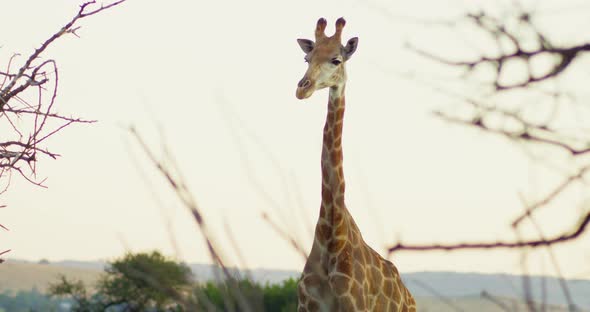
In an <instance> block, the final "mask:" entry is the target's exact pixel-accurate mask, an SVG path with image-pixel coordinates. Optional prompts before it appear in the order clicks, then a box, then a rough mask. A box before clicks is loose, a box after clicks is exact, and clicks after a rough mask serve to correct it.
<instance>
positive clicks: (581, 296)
mask: <svg viewBox="0 0 590 312" xmlns="http://www.w3.org/2000/svg"><path fill="white" fill-rule="evenodd" d="M105 266H106V263H105V262H100V261H70V260H67V261H59V262H53V263H49V264H37V263H32V262H27V261H19V260H8V261H7V262H5V263H3V264H0V292H2V291H4V290H30V289H31V288H32V287H37V288H38V289H39V290H45V289H46V287H47V284H48V283H49V282H53V281H55V279H56V277H57V276H58V275H59V274H64V275H66V276H68V277H71V278H76V279H82V280H83V281H84V282H86V283H87V284H92V283H94V282H95V281H96V280H97V279H98V278H99V275H100V273H101V272H102V271H103V269H104V267H105ZM188 266H189V267H190V268H191V270H192V271H193V273H194V275H195V279H196V280H197V281H208V280H215V279H216V274H215V270H214V267H213V266H211V265H207V264H194V263H193V264H188ZM230 271H231V272H232V273H233V274H235V275H236V276H237V275H239V276H241V277H249V278H251V279H252V280H254V281H256V282H259V283H267V282H268V283H271V284H272V283H279V282H281V281H283V280H285V279H288V278H291V277H293V278H298V277H299V273H298V272H296V271H288V270H267V269H252V270H247V271H239V270H237V269H230ZM403 278H404V280H405V282H406V284H407V286H408V288H409V289H410V290H411V291H412V293H413V294H414V296H415V297H417V298H418V301H419V304H420V307H421V308H420V311H424V312H427V311H437V312H445V311H457V309H456V308H452V305H453V304H454V305H456V306H458V307H459V308H460V310H464V311H478V312H485V311H499V310H498V306H497V305H495V304H494V303H492V302H491V301H489V300H485V299H482V298H481V293H482V291H486V292H487V293H489V294H491V295H492V296H494V298H500V300H501V301H502V302H503V303H505V304H506V305H509V306H510V305H512V304H520V303H515V302H513V300H512V299H508V298H517V299H522V298H524V295H523V287H522V285H523V284H522V283H523V279H522V277H521V276H516V275H507V274H480V273H457V272H418V273H408V274H404V276H403ZM529 282H530V285H531V287H530V290H531V294H532V298H533V299H534V300H535V301H537V302H542V301H543V299H542V298H543V297H545V302H546V303H547V304H550V305H554V306H561V307H564V306H566V305H567V300H566V299H565V296H564V295H563V291H562V289H561V287H560V284H559V281H558V280H557V279H556V278H553V277H540V276H533V277H530V278H529ZM543 285H544V286H543ZM567 287H568V289H569V292H570V294H571V297H572V298H573V301H574V302H575V303H576V305H577V306H578V307H579V308H582V309H584V310H583V311H590V281H589V280H568V281H567ZM543 288H544V289H545V292H546V295H545V296H543ZM437 296H441V297H444V298H445V300H448V301H449V302H450V304H449V302H448V303H444V302H443V300H441V299H440V298H437ZM519 307H521V308H522V307H523V306H519ZM520 310H521V309H520V308H519V309H518V311H520ZM546 310H547V311H566V310H565V309H563V308H556V307H553V308H547V309H546Z"/></svg>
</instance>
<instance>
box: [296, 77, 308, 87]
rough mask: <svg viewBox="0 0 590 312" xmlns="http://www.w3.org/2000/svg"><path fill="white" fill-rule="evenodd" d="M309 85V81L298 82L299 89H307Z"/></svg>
mask: <svg viewBox="0 0 590 312" xmlns="http://www.w3.org/2000/svg"><path fill="white" fill-rule="evenodd" d="M310 85H311V81H310V80H309V79H301V81H299V84H298V87H299V88H307V87H309V86H310Z"/></svg>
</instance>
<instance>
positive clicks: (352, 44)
mask: <svg viewBox="0 0 590 312" xmlns="http://www.w3.org/2000/svg"><path fill="white" fill-rule="evenodd" d="M358 43H359V38H357V37H354V38H350V40H348V42H347V43H346V46H345V47H344V48H342V56H344V59H345V60H348V59H349V58H350V57H351V56H352V55H353V54H354V51H356V47H357V45H358Z"/></svg>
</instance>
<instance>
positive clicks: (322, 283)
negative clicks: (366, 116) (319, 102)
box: [296, 17, 416, 312]
mask: <svg viewBox="0 0 590 312" xmlns="http://www.w3.org/2000/svg"><path fill="white" fill-rule="evenodd" d="M326 24H327V23H326V20H325V19H324V18H320V19H319V20H318V22H317V25H316V29H315V42H314V41H311V40H308V39H298V40H297V42H298V43H299V46H300V47H301V49H302V50H303V52H305V61H306V62H307V63H308V68H307V72H306V73H305V75H304V76H303V78H302V79H301V80H300V81H299V83H298V84H297V92H296V96H297V98H298V99H300V100H301V99H306V98H309V97H310V96H311V95H312V94H313V93H314V91H316V90H319V89H323V88H328V87H329V88H330V91H329V101H328V116H327V118H326V124H325V126H324V133H323V146H322V158H321V167H322V203H321V206H320V215H319V219H318V222H317V225H316V228H315V237H314V241H313V246H312V249H311V253H310V254H309V257H308V260H307V262H306V263H305V267H304V269H303V273H302V275H301V279H300V280H299V282H298V287H297V291H298V310H297V311H298V312H312V311H322V312H332V311H375V312H377V311H404V312H415V311H416V302H415V301H414V298H413V297H412V295H411V294H410V292H409V291H408V289H407V288H406V287H405V285H404V284H403V283H402V280H401V278H400V274H399V272H398V270H397V268H396V267H395V266H394V265H393V263H391V262H390V261H388V260H386V259H384V258H382V257H381V256H380V255H379V254H378V253H377V252H376V251H375V250H373V249H372V248H371V247H370V246H369V245H367V244H366V243H365V241H364V240H363V237H362V235H361V232H360V230H359V228H358V227H357V225H356V223H355V222H354V219H353V218H352V215H351V214H350V212H349V211H348V210H347V209H346V206H345V204H344V189H345V186H344V173H343V169H342V122H343V117H344V89H345V84H346V71H345V68H344V64H345V63H346V61H348V59H349V58H350V57H351V56H352V54H353V53H354V52H355V50H356V47H357V44H358V38H356V37H355V38H352V39H350V40H348V42H347V44H346V46H342V44H341V34H342V29H343V28H344V25H345V24H346V21H345V20H344V18H342V17H341V18H339V19H338V20H337V21H336V32H335V34H334V35H333V36H332V37H327V36H326V35H325V33H324V31H325V28H326Z"/></svg>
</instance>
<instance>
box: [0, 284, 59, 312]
mask: <svg viewBox="0 0 590 312" xmlns="http://www.w3.org/2000/svg"><path fill="white" fill-rule="evenodd" d="M58 305H59V301H58V300H55V299H51V298H48V297H47V296H45V295H44V294H43V293H41V292H40V291H39V290H37V289H36V288H33V289H31V290H30V291H19V292H17V293H16V294H14V293H11V292H9V291H5V292H3V293H1V294H0V311H1V312H4V311H7V312H8V311H10V312H29V311H57V308H58Z"/></svg>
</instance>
